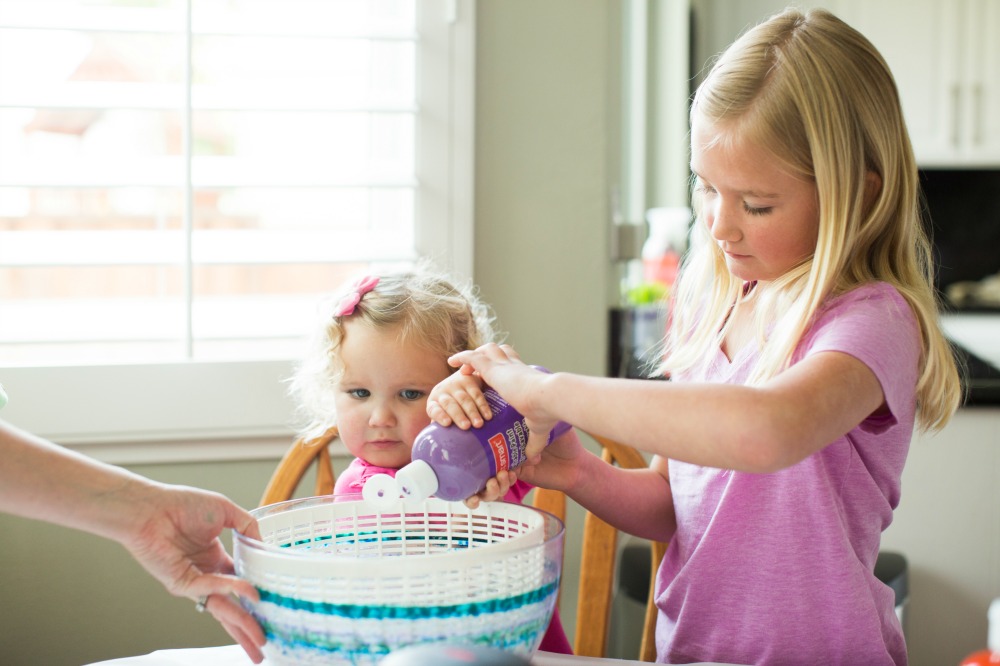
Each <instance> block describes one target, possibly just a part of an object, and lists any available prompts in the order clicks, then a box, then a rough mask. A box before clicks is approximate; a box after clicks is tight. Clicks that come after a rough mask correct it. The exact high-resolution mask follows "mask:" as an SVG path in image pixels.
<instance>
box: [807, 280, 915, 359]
mask: <svg viewBox="0 0 1000 666" xmlns="http://www.w3.org/2000/svg"><path fill="white" fill-rule="evenodd" d="M919 331H920V327H919V324H918V322H917V317H916V315H915V313H914V312H913V309H912V308H911V307H910V305H909V304H908V303H907V301H906V299H905V298H904V297H903V295H902V294H901V293H900V292H899V290H897V289H896V287H894V286H893V285H891V284H889V283H887V282H869V283H866V284H863V285H860V286H858V287H855V288H854V289H851V290H850V291H847V292H844V293H842V294H838V295H836V296H833V297H831V298H829V299H828V300H827V301H826V302H825V303H824V304H823V306H822V307H820V308H819V310H818V311H817V313H816V316H815V317H814V318H813V322H812V325H811V326H810V327H809V328H808V330H807V332H806V334H805V335H804V336H803V340H802V341H801V345H800V350H801V351H803V352H804V351H805V350H807V349H809V348H812V349H813V350H814V351H815V350H816V348H817V347H818V348H824V347H826V346H827V345H832V346H833V347H834V348H836V347H838V346H839V345H841V344H847V348H848V349H849V348H850V347H853V346H854V345H860V346H861V347H864V348H876V349H878V348H882V347H885V346H888V347H895V348H897V349H912V350H914V351H915V352H918V350H919V349H920V332H919ZM835 341H836V342H835Z"/></svg>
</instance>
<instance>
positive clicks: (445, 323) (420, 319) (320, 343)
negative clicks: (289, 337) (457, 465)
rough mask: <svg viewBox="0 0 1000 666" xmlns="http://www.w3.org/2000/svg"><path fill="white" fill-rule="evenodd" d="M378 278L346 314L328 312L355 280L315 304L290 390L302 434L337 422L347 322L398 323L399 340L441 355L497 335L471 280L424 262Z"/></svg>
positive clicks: (317, 431)
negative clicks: (310, 329) (312, 329)
mask: <svg viewBox="0 0 1000 666" xmlns="http://www.w3.org/2000/svg"><path fill="white" fill-rule="evenodd" d="M378 277H379V282H378V284H377V285H376V286H375V288H374V289H373V290H372V291H370V292H368V293H365V294H364V295H363V296H362V297H361V300H360V301H359V302H358V304H357V305H356V306H355V308H354V311H353V313H351V314H349V315H343V316H336V315H334V314H333V313H334V311H335V309H336V307H337V305H338V303H340V301H341V299H342V298H343V297H344V296H346V295H347V294H348V293H350V292H351V291H352V290H353V285H354V280H350V281H348V283H347V284H345V285H344V286H343V287H342V288H341V289H340V290H339V291H338V292H337V293H335V294H333V295H332V296H331V297H330V298H328V299H325V300H324V301H323V302H322V303H321V304H320V308H319V324H318V325H317V326H316V328H315V333H314V335H313V336H312V339H311V341H310V344H309V347H308V350H307V352H306V354H305V356H304V357H303V359H302V360H301V362H300V363H299V366H298V368H297V370H296V372H295V374H294V376H293V377H292V378H291V383H290V390H289V392H290V394H291V395H292V397H293V398H294V399H295V402H296V404H297V407H298V411H299V418H300V420H302V421H303V424H304V425H303V426H302V427H301V428H300V431H301V434H302V435H303V436H316V435H319V434H321V433H322V432H324V431H325V430H326V429H327V428H329V427H330V426H331V425H333V424H334V423H335V421H336V410H335V408H334V395H335V390H336V385H337V382H338V381H339V379H340V376H341V374H342V373H343V363H342V361H341V358H340V346H341V342H342V341H343V339H344V324H345V323H346V322H347V321H360V322H364V323H365V324H366V325H368V326H371V327H373V328H379V329H382V328H390V327H398V328H399V338H400V342H402V343H410V342H415V343H416V344H417V345H418V346H420V347H422V348H425V349H426V350H427V351H428V353H432V354H439V355H440V356H441V358H442V360H444V359H447V358H448V357H449V356H451V355H452V354H456V353H458V352H460V351H464V350H466V349H475V348H476V347H478V346H480V345H483V344H486V343H487V342H491V341H493V340H494V338H495V337H496V336H497V332H496V331H495V329H494V321H495V317H494V316H493V313H492V311H491V310H490V308H489V307H488V306H487V305H486V304H485V303H483V302H482V301H481V300H480V298H479V295H478V291H477V290H476V289H475V287H474V286H473V285H472V284H471V282H465V283H458V282H455V281H453V280H452V279H451V278H449V277H448V276H447V275H445V274H444V273H440V272H437V271H435V270H434V269H432V268H431V267H430V266H429V265H428V264H426V263H421V264H420V265H419V266H418V267H417V268H416V269H414V270H413V271H408V272H401V273H390V274H385V275H379V276H378Z"/></svg>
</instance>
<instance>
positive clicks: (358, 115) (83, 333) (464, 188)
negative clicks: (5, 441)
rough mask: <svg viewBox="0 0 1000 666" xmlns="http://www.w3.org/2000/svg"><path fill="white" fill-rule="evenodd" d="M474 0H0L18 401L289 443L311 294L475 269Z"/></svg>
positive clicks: (144, 426)
mask: <svg viewBox="0 0 1000 666" xmlns="http://www.w3.org/2000/svg"><path fill="white" fill-rule="evenodd" d="M471 11H472V5H471V2H470V3H468V4H466V3H464V2H458V3H456V2H448V1H438V2H435V1H424V0H420V1H418V0H0V372H2V373H3V375H0V381H2V382H3V383H4V384H5V385H6V386H7V389H8V393H9V394H10V396H11V403H10V405H9V406H8V407H7V408H6V410H5V413H4V416H5V417H6V418H8V419H10V420H11V421H12V422H14V423H16V424H18V425H21V426H22V427H26V428H28V429H30V430H33V431H35V432H38V433H39V434H43V435H45V436H48V437H52V438H53V439H56V441H60V442H62V443H86V442H115V441H120V442H134V441H141V440H149V439H162V440H171V439H185V438H190V437H200V438H218V437H247V436H264V435H269V434H276V435H277V434H282V435H284V434H287V423H288V417H289V413H288V405H287V404H286V401H285V399H284V394H283V385H282V383H281V380H282V379H284V378H285V377H287V375H288V374H289V372H290V369H291V365H290V364H291V360H292V359H294V358H295V357H296V356H297V354H298V351H299V348H300V341H301V338H302V336H303V334H304V332H305V329H306V327H307V326H308V325H309V324H310V323H311V316H312V312H313V308H314V306H315V303H316V301H317V299H318V298H319V297H320V295H322V294H326V293H329V292H330V291H331V290H332V289H333V288H335V287H336V286H337V285H339V284H340V283H341V282H342V281H343V280H344V279H345V278H346V277H348V276H350V275H352V274H354V273H356V272H358V271H359V270H363V269H364V268H365V267H366V266H372V267H376V268H384V267H388V266H398V265H405V264H408V263H410V262H412V261H413V260H414V259H415V258H416V257H419V256H430V257H432V258H434V259H435V260H436V262H437V263H438V264H440V265H442V266H444V267H445V268H448V269H450V270H452V271H454V272H455V273H456V274H458V275H461V276H470V275H471V272H472V267H471V259H470V258H471V256H472V252H471V249H472V248H471V205H470V202H471V187H472V180H471V122H472V121H471V117H472V113H471V109H472V103H471V99H472V85H471V76H472V65H471V62H472V48H471V45H472V38H471V34H472V22H471V21H472V16H471Z"/></svg>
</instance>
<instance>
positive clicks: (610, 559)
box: [534, 436, 667, 662]
mask: <svg viewBox="0 0 1000 666" xmlns="http://www.w3.org/2000/svg"><path fill="white" fill-rule="evenodd" d="M593 438H594V440H595V441H596V442H597V443H598V444H600V445H601V448H602V453H601V457H602V458H603V459H604V461H605V462H607V463H611V464H614V465H618V466H619V467H624V468H627V469H636V468H644V467H647V463H646V460H645V458H643V457H642V454H640V453H639V452H638V451H637V450H635V449H634V448H632V447H631V446H627V445H625V444H619V443H618V442H615V441H613V440H610V439H607V438H605V437H598V436H593ZM534 495H535V498H534V505H535V507H537V508H539V509H542V510H544V511H548V512H549V513H552V514H554V515H556V516H558V517H559V518H561V519H562V521H563V522H566V496H565V495H564V494H563V493H562V492H559V491H556V490H549V489H547V488H538V489H536V490H535V491H534ZM666 550H667V544H665V543H660V542H657V541H654V542H650V564H651V568H650V571H651V572H653V574H652V575H651V577H650V585H649V597H648V598H647V600H646V617H645V621H644V624H643V631H642V642H641V644H640V646H639V660H640V661H648V662H652V661H656V615H657V608H656V603H655V585H654V581H655V580H656V574H655V572H656V571H657V570H659V568H660V561H661V560H663V555H664V553H665V552H666ZM617 555H618V530H617V529H616V528H614V527H612V526H611V525H609V524H608V523H606V522H604V521H603V520H601V519H600V518H598V517H597V516H595V515H594V514H592V513H590V512H589V511H588V512H587V514H586V516H585V517H584V520H583V546H582V555H581V559H580V583H579V596H578V597H577V607H576V638H575V640H574V641H573V652H574V653H575V654H577V655H580V656H582V657H605V656H607V649H608V630H609V628H610V625H611V603H612V601H613V597H614V590H615V574H616V571H617V569H616V566H615V565H616V558H617Z"/></svg>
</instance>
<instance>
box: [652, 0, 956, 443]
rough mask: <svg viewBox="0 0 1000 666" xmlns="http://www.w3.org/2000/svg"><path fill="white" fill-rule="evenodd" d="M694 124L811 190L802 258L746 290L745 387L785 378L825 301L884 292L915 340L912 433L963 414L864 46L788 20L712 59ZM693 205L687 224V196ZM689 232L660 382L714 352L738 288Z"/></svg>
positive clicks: (810, 16)
mask: <svg viewBox="0 0 1000 666" xmlns="http://www.w3.org/2000/svg"><path fill="white" fill-rule="evenodd" d="M696 119H697V120H698V121H700V122H702V123H704V124H705V125H706V126H707V127H709V128H711V129H712V130H714V131H715V132H716V133H717V136H716V138H717V140H719V141H726V140H727V138H728V139H731V138H732V137H734V136H739V137H740V139H741V140H745V141H748V142H750V143H752V144H753V145H754V146H756V147H759V148H761V149H762V150H767V151H769V152H770V153H771V156H772V157H773V158H775V159H776V160H777V161H778V162H779V164H781V165H783V167H785V168H786V169H787V171H788V173H789V174H792V175H795V176H798V177H801V178H804V179H808V180H811V181H813V182H815V184H816V189H817V195H818V204H819V233H818V239H817V242H816V249H815V252H814V254H813V256H812V257H811V258H810V259H809V260H807V261H805V262H803V263H802V264H801V265H800V266H798V267H796V268H795V269H793V270H792V271H789V273H787V274H786V275H784V276H782V277H781V278H780V279H778V280H775V281H773V282H772V283H770V284H768V285H766V286H765V285H757V290H758V292H759V293H758V298H760V301H759V305H758V308H757V309H756V313H757V314H756V316H757V319H756V322H755V325H756V331H757V336H758V338H759V340H760V341H761V345H762V348H761V361H760V364H759V366H758V368H757V369H756V371H755V374H754V375H753V376H752V377H751V379H750V381H751V383H760V382H763V381H765V380H767V379H769V378H771V377H774V376H775V375H776V374H778V373H779V372H781V371H782V370H783V369H785V368H787V367H788V365H789V363H790V362H791V358H792V354H793V353H794V350H795V347H796V345H797V344H798V342H799V340H800V339H801V337H802V335H803V334H804V332H805V331H806V330H807V329H808V327H809V325H810V323H811V321H812V319H813V317H814V316H815V314H816V312H817V310H818V309H819V307H820V306H821V305H822V304H823V302H824V301H825V300H826V299H828V298H829V297H831V296H834V295H838V294H843V293H845V292H847V291H850V290H851V289H854V288H856V287H858V286H861V285H863V284H866V283H870V282H874V281H884V282H887V283H889V284H891V285H892V286H893V287H895V288H896V289H897V290H898V291H899V293H900V294H901V295H902V296H903V297H904V298H905V299H906V301H907V303H909V305H910V307H911V308H912V310H913V312H914V315H915V316H916V319H917V323H918V325H919V327H920V335H921V341H922V358H921V367H922V370H921V374H920V376H919V380H918V382H917V387H916V392H917V409H918V423H919V425H920V426H921V427H923V428H926V429H940V428H941V427H943V426H944V425H945V424H946V423H947V421H948V420H949V419H950V418H951V415H952V414H953V413H954V411H955V410H956V409H957V407H958V405H959V404H960V402H961V398H962V395H961V386H960V382H959V377H958V372H957V369H956V366H955V361H954V356H953V354H952V351H951V348H950V346H949V345H948V342H947V341H946V340H945V338H944V336H943V334H942V333H941V330H940V327H939V324H938V301H937V296H936V294H935V291H934V288H933V286H932V285H933V283H932V277H933V265H932V258H931V250H930V241H929V239H928V237H927V234H926V233H925V231H924V225H923V223H922V220H921V217H920V207H919V200H920V191H919V185H918V176H917V166H916V161H915V159H914V156H913V149H912V146H911V144H910V138H909V135H908V133H907V130H906V126H905V124H904V121H903V115H902V111H901V108H900V103H899V95H898V93H897V90H896V84H895V82H894V80H893V77H892V74H891V72H890V71H889V68H888V66H887V65H886V63H885V61H884V60H883V59H882V56H881V55H880V54H879V53H878V51H877V50H876V49H875V47H874V46H872V44H871V43H870V42H869V41H868V40H867V39H866V38H865V37H864V36H862V35H861V34H860V33H858V32H857V31H856V30H854V29H853V28H851V27H850V26H848V25H847V24H845V23H844V22H843V21H841V20H840V19H838V18H837V17H835V16H834V15H832V14H830V13H829V12H827V11H825V10H812V11H809V12H807V13H802V12H799V11H798V10H794V9H789V10H785V11H784V12H781V13H779V14H777V15H775V16H773V17H772V18H770V19H768V20H767V21H765V22H763V23H761V24H759V25H757V26H756V27H754V28H752V29H750V30H749V31H747V32H746V33H744V34H743V35H742V36H741V37H740V38H739V39H738V40H737V41H736V42H734V43H733V45H732V46H731V47H730V48H729V49H728V50H726V51H725V53H723V54H722V55H721V56H720V57H719V59H718V60H717V61H716V63H715V64H714V65H713V67H712V69H711V71H710V72H709V74H708V77H707V78H706V79H705V81H704V83H702V85H701V86H700V87H699V88H698V90H697V92H696V93H695V97H694V100H693V104H692V107H691V120H692V122H694V121H695V120H696ZM872 174H875V175H877V176H878V178H879V179H881V184H880V186H879V183H878V182H877V180H875V181H873V180H872V178H871V175H872ZM694 206H695V210H696V212H697V209H698V201H697V194H696V196H695V200H694ZM699 218H700V215H699ZM693 233H694V234H696V235H697V237H696V238H695V239H694V242H693V244H692V245H693V249H692V251H691V253H690V255H689V256H688V257H687V259H686V262H685V266H684V270H683V271H682V276H681V279H680V280H679V283H678V285H677V289H676V290H675V301H674V306H673V307H674V310H673V316H672V322H671V327H670V331H669V332H668V336H667V339H666V340H665V341H664V354H665V356H664V361H663V364H662V365H661V366H660V368H659V369H658V372H661V373H662V372H670V371H678V370H682V369H685V368H690V367H692V366H693V365H694V364H695V363H696V362H697V360H698V359H700V358H703V357H704V356H705V354H707V353H709V351H710V350H711V349H713V348H715V349H717V348H718V345H719V344H720V343H721V340H722V338H723V336H724V335H725V333H726V330H725V327H726V323H727V319H728V315H729V312H730V310H731V308H732V307H733V306H734V304H736V303H737V302H738V301H739V299H740V296H741V294H742V290H743V289H744V285H743V284H742V283H741V281H740V280H739V279H738V278H736V277H734V276H733V275H731V274H730V273H729V271H728V270H727V269H726V265H725V258H724V255H723V254H722V251H721V249H720V248H719V247H718V246H717V244H716V243H714V242H713V241H712V239H711V238H710V237H709V234H708V230H707V228H706V225H705V224H704V223H698V224H696V225H695V229H694V231H693ZM772 323H773V324H774V326H773V328H771V329H770V330H769V332H766V331H768V329H767V326H768V325H770V324H772ZM765 332H766V334H765Z"/></svg>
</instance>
